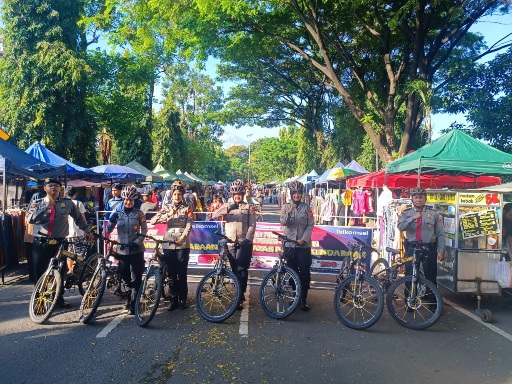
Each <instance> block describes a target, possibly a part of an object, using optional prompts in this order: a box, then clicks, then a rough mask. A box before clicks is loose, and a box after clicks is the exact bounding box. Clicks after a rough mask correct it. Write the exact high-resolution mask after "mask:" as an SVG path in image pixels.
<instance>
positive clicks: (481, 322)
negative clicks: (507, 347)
mask: <svg viewBox="0 0 512 384" xmlns="http://www.w3.org/2000/svg"><path fill="white" fill-rule="evenodd" d="M443 301H444V302H445V303H447V304H448V305H450V306H451V307H453V308H455V309H456V310H457V311H459V312H462V313H463V314H464V315H466V316H468V317H469V318H471V319H473V320H475V321H478V322H479V323H480V324H482V325H483V326H484V327H487V328H489V329H490V330H491V331H493V332H496V333H497V334H498V335H500V336H503V337H504V338H505V339H508V340H510V341H512V335H511V334H510V333H507V332H505V331H504V330H502V329H500V328H498V327H496V326H495V325H492V324H489V323H484V322H483V321H482V320H481V319H480V317H478V316H477V315H474V314H473V313H471V312H469V311H467V310H465V309H464V308H461V307H459V306H458V305H457V304H455V303H454V302H452V301H450V300H447V299H445V298H443Z"/></svg>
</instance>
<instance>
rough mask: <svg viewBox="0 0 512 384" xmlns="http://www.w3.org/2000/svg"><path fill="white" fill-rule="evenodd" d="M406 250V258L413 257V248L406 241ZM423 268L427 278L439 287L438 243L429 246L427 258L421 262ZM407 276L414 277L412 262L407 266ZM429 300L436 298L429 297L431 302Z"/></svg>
mask: <svg viewBox="0 0 512 384" xmlns="http://www.w3.org/2000/svg"><path fill="white" fill-rule="evenodd" d="M404 250H405V257H412V256H413V247H412V246H411V244H410V243H409V242H408V241H407V240H405V241H404ZM421 266H422V267H423V275H424V276H425V278H426V279H427V280H430V281H431V282H432V283H434V285H436V286H437V242H435V243H430V244H429V248H428V252H427V257H426V258H425V259H424V260H423V261H422V262H421ZM405 274H406V275H412V262H411V263H406V264H405ZM429 299H432V300H431V301H433V300H434V299H435V298H434V297H430V295H428V297H427V301H429Z"/></svg>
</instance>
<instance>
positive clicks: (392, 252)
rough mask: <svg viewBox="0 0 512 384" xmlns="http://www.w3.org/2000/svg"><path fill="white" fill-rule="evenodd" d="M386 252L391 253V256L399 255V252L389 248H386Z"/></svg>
mask: <svg viewBox="0 0 512 384" xmlns="http://www.w3.org/2000/svg"><path fill="white" fill-rule="evenodd" d="M386 252H388V253H391V254H393V255H398V254H400V251H399V250H397V249H394V248H390V247H386Z"/></svg>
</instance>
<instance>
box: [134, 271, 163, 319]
mask: <svg viewBox="0 0 512 384" xmlns="http://www.w3.org/2000/svg"><path fill="white" fill-rule="evenodd" d="M161 296H162V276H161V275H160V272H159V271H158V269H155V268H151V269H150V270H149V272H148V273H147V274H146V275H145V276H144V279H143V280H142V284H141V286H140V288H139V290H138V291H137V296H136V298H135V320H136V321H137V325H138V326H140V327H145V326H147V325H148V324H149V323H150V322H151V320H153V317H154V316H155V313H156V311H157V309H158V305H159V304H160V297H161Z"/></svg>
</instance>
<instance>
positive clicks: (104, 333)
mask: <svg viewBox="0 0 512 384" xmlns="http://www.w3.org/2000/svg"><path fill="white" fill-rule="evenodd" d="M125 317H126V314H122V315H119V316H117V317H116V318H115V319H114V320H112V321H111V322H110V323H108V325H107V326H106V327H105V328H103V331H101V332H100V333H98V334H97V335H96V338H97V339H99V338H101V337H107V335H108V334H109V333H110V331H112V330H113V329H114V328H115V327H117V325H118V324H119V323H120V322H121V321H123V319H124V318H125Z"/></svg>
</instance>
